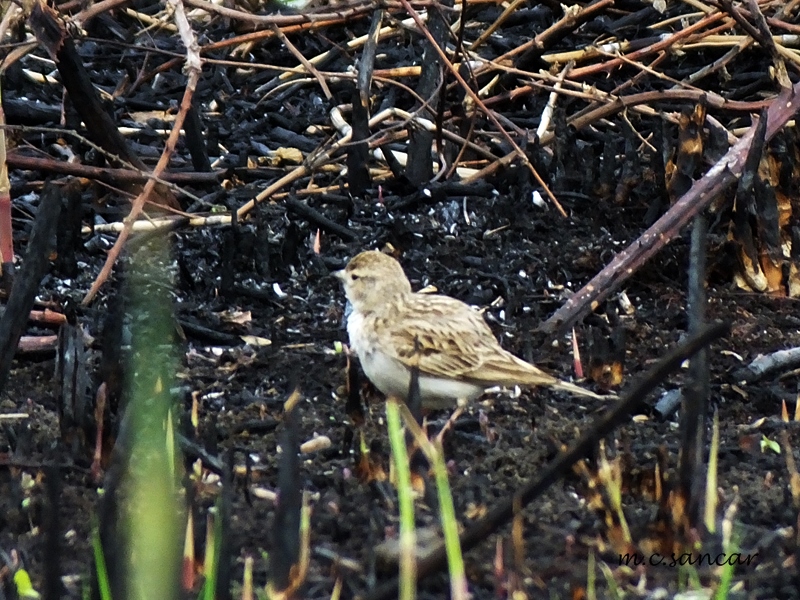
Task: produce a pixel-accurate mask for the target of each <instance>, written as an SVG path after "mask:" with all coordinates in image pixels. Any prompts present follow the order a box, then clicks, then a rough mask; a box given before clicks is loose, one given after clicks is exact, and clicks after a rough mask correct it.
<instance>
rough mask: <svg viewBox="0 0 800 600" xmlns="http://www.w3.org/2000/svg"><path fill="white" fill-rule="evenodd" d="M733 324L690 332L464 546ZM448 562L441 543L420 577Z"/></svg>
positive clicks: (379, 596) (374, 596) (386, 592)
mask: <svg viewBox="0 0 800 600" xmlns="http://www.w3.org/2000/svg"><path fill="white" fill-rule="evenodd" d="M728 330H729V326H728V325H727V324H726V323H714V324H712V325H710V326H708V327H707V328H705V329H703V330H702V331H700V332H697V333H695V334H692V335H690V336H689V337H688V338H687V339H686V341H684V342H683V343H682V344H680V345H678V346H677V347H676V348H674V349H673V350H672V351H671V352H669V353H668V354H667V355H666V356H664V357H663V358H662V359H661V360H660V361H659V362H658V363H657V364H656V365H655V366H653V367H652V368H651V369H650V370H649V371H647V373H646V374H645V375H644V376H643V377H642V378H641V379H639V380H638V381H637V382H636V383H635V384H633V385H632V386H631V387H630V388H629V389H628V391H626V392H625V393H624V394H623V395H622V396H621V397H620V399H619V401H618V403H617V404H616V405H615V406H614V408H612V409H611V410H609V411H608V412H606V413H605V414H604V415H603V416H601V417H599V418H598V419H596V420H595V422H594V425H593V426H592V427H591V428H590V429H589V430H588V431H587V432H586V433H584V434H583V435H582V436H581V437H580V438H579V439H578V440H577V441H576V442H574V443H573V444H572V446H570V448H569V450H567V451H566V452H562V453H561V454H559V455H558V456H557V457H556V458H555V459H554V460H553V461H552V462H551V463H550V464H549V465H547V467H546V468H545V469H544V472H543V473H542V474H541V475H539V477H538V478H536V479H534V480H531V481H528V482H527V483H525V485H524V486H523V487H522V488H520V489H519V490H518V491H517V492H516V493H515V494H514V495H513V496H512V497H511V498H509V499H507V500H504V501H502V502H500V503H499V504H498V505H497V506H495V507H494V508H492V509H491V510H490V511H489V513H488V514H487V515H486V516H485V517H483V518H482V519H480V520H479V521H478V522H476V523H475V524H474V525H472V526H471V527H470V528H469V529H468V530H467V531H465V532H464V533H463V534H462V535H461V536H460V541H461V549H462V551H463V552H467V551H469V550H470V549H472V548H474V547H475V546H477V545H478V544H480V543H481V542H483V541H485V540H486V538H487V537H488V536H489V535H491V534H492V533H494V532H495V531H497V530H498V529H499V528H500V527H502V526H503V525H504V524H505V523H507V522H508V521H509V520H510V519H512V518H513V517H514V516H516V514H517V513H518V512H519V511H520V510H521V509H522V508H524V507H525V506H527V505H528V504H530V503H531V502H532V501H533V500H535V499H536V498H538V497H539V496H540V495H541V494H542V493H543V492H545V491H546V490H547V489H548V488H549V487H550V486H551V485H553V484H554V483H555V482H556V481H558V480H559V479H560V478H561V477H562V476H563V475H564V474H565V473H567V472H568V471H569V469H570V467H572V465H573V464H574V463H575V462H577V461H578V460H580V459H581V458H583V457H585V456H586V455H587V454H588V453H589V452H591V450H592V449H593V448H594V446H595V445H596V444H597V442H598V441H600V440H601V439H603V438H604V437H605V436H607V435H608V434H609V433H611V432H612V431H614V429H616V428H617V427H618V426H619V425H620V424H622V423H623V422H624V421H625V419H626V418H627V416H628V415H629V414H630V413H631V411H633V410H634V409H635V408H636V407H637V406H638V405H639V404H640V403H641V402H642V401H643V400H644V398H645V396H647V394H649V393H650V392H651V391H652V390H653V389H655V387H656V386H658V385H659V384H660V383H661V382H662V381H663V380H664V379H665V378H666V377H667V376H668V375H669V374H670V373H671V372H673V371H674V370H675V369H677V368H679V367H680V365H681V363H683V361H684V360H686V359H687V358H689V357H691V356H693V355H694V354H695V353H696V352H697V351H698V350H700V349H701V348H705V347H706V346H708V345H709V344H710V343H712V342H713V341H714V340H717V339H719V338H721V337H723V336H724V335H726V334H727V332H728ZM446 565H447V555H446V553H445V549H444V547H443V546H441V545H440V546H439V547H437V548H436V550H434V551H433V552H431V554H430V555H429V556H428V557H426V558H425V559H423V560H421V561H419V562H418V563H417V578H418V580H421V579H423V578H424V577H427V576H428V575H431V574H432V573H435V572H437V571H440V570H441V569H442V568H444V567H445V566H446ZM397 583H398V582H397V578H394V579H392V580H390V581H387V582H386V583H384V584H382V585H381V586H379V587H377V588H375V589H373V590H372V591H370V592H369V593H368V594H366V595H365V596H362V597H361V600H383V599H384V598H391V597H396V594H397V591H396V590H397Z"/></svg>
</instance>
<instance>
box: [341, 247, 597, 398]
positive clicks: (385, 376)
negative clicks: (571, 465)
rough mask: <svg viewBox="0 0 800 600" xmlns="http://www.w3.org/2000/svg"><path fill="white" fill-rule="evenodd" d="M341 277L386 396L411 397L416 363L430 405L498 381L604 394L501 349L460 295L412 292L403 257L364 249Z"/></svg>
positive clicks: (353, 328) (359, 345)
mask: <svg viewBox="0 0 800 600" xmlns="http://www.w3.org/2000/svg"><path fill="white" fill-rule="evenodd" d="M335 275H336V277H337V278H339V280H341V282H342V283H343V285H344V291H345V294H346V295H347V299H348V300H349V301H350V304H351V305H352V307H353V310H352V312H351V313H350V315H349V316H348V318H347V333H348V335H349V337H350V347H351V348H352V349H353V350H354V351H355V353H356V354H357V355H358V358H359V360H360V361H361V366H362V368H363V369H364V373H366V375H367V377H369V379H370V381H372V383H374V384H375V386H376V387H377V388H378V389H379V390H380V391H381V392H383V393H384V394H386V395H387V396H389V395H391V396H395V397H398V398H401V399H406V397H407V396H408V388H409V383H410V379H411V368H412V365H414V364H415V363H416V364H417V365H418V368H419V387H420V395H421V397H422V406H423V408H426V409H442V408H450V407H453V406H455V405H456V404H458V403H459V402H467V401H470V400H474V399H475V398H477V397H478V396H480V395H481V394H482V393H483V392H484V391H485V390H486V389H487V388H490V387H494V386H505V387H513V386H515V385H522V386H537V385H546V386H549V387H552V388H558V389H562V390H566V391H568V392H572V393H573V394H580V395H583V396H591V397H592V398H603V397H602V396H598V395H597V394H595V393H593V392H590V391H588V390H585V389H583V388H581V387H579V386H577V385H573V384H571V383H567V382H565V381H561V380H559V379H557V378H555V377H553V376H552V375H548V374H547V373H545V372H544V371H542V370H540V369H538V368H537V367H535V366H533V365H531V364H528V363H526V362H525V361H524V360H521V359H519V358H517V357H516V356H514V355H513V354H511V353H510V352H508V351H506V350H504V349H503V348H501V347H500V344H499V343H498V342H497V340H496V339H495V337H494V335H493V334H492V330H491V329H489V326H488V325H487V324H486V322H485V321H484V320H483V318H482V317H481V316H480V315H479V314H478V313H477V312H476V311H474V310H473V309H472V308H470V307H469V306H468V305H467V304H464V303H463V302H461V301H460V300H456V299H455V298H450V297H449V296H440V295H428V294H417V293H414V292H413V291H412V290H411V284H410V283H409V281H408V278H407V277H406V275H405V273H404V272H403V268H402V267H401V266H400V263H398V262H397V261H396V260H395V259H393V258H392V257H390V256H387V255H386V254H383V253H381V252H377V251H374V250H371V251H367V252H362V253H361V254H359V255H358V256H356V257H355V258H353V259H352V260H351V261H350V262H349V263H348V264H347V267H345V268H344V269H343V270H341V271H337V272H336V273H335Z"/></svg>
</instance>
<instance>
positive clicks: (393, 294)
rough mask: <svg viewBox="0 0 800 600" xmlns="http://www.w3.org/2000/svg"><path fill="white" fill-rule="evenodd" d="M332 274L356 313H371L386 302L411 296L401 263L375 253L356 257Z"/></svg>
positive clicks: (371, 251)
mask: <svg viewBox="0 0 800 600" xmlns="http://www.w3.org/2000/svg"><path fill="white" fill-rule="evenodd" d="M334 275H335V276H336V277H337V279H339V281H341V282H342V285H343V286H344V293H345V295H346V296H347V299H348V300H349V301H350V303H351V304H352V305H353V308H354V309H355V310H357V311H359V312H373V311H375V310H377V309H378V308H379V307H381V306H382V305H384V304H386V303H387V302H391V301H392V300H393V299H395V298H397V297H399V296H402V295H404V294H410V293H411V284H410V283H409V281H408V278H407V277H406V274H405V273H404V272H403V267H401V266H400V263H399V262H397V261H396V260H395V259H393V258H392V257H391V256H388V255H386V254H383V253H382V252H378V251H377V250H368V251H367V252H362V253H361V254H358V255H357V256H355V257H354V258H352V259H351V260H350V262H349V263H347V266H346V267H345V268H344V269H342V270H341V271H336V272H335V273H334Z"/></svg>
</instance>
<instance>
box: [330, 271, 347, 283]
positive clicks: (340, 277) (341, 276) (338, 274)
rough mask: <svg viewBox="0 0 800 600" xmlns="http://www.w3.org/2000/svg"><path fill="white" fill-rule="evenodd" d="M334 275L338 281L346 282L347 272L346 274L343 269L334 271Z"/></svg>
mask: <svg viewBox="0 0 800 600" xmlns="http://www.w3.org/2000/svg"><path fill="white" fill-rule="evenodd" d="M332 275H333V276H334V277H336V279H338V280H339V281H341V282H342V283H344V280H345V272H344V269H342V270H340V271H334V272H333V273H332Z"/></svg>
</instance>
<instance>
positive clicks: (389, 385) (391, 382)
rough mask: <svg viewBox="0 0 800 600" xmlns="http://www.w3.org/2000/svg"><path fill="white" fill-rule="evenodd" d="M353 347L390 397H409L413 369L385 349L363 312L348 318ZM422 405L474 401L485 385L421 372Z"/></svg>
mask: <svg viewBox="0 0 800 600" xmlns="http://www.w3.org/2000/svg"><path fill="white" fill-rule="evenodd" d="M347 334H348V336H349V338H350V348H351V349H352V350H353V351H354V352H355V353H356V354H357V355H358V359H359V361H360V362H361V368H362V369H363V370H364V373H365V374H366V376H367V377H368V378H369V380H370V381H371V382H372V383H373V384H374V385H375V387H377V388H378V389H379V390H380V391H381V392H383V393H384V394H386V395H387V396H396V397H398V398H401V399H403V400H405V399H406V398H407V396H408V388H409V385H410V383H411V370H410V369H408V368H406V366H405V365H403V363H401V362H400V361H399V360H397V359H395V358H393V357H391V356H388V355H387V354H386V353H384V352H381V350H380V348H378V346H377V343H376V339H375V336H373V335H371V334H370V332H369V327H367V326H365V322H364V317H363V315H362V314H360V313H358V312H356V311H353V312H352V313H351V314H350V316H349V317H348V319H347ZM419 388H420V395H421V396H422V405H423V406H424V407H425V408H428V409H440V408H450V407H453V406H455V404H456V403H457V402H458V401H469V400H474V399H475V398H477V397H478V396H480V395H481V394H482V393H483V390H484V388H483V387H482V386H477V385H474V384H472V383H468V382H464V381H455V380H452V379H445V378H442V377H433V376H430V375H426V374H425V373H420V377H419Z"/></svg>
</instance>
